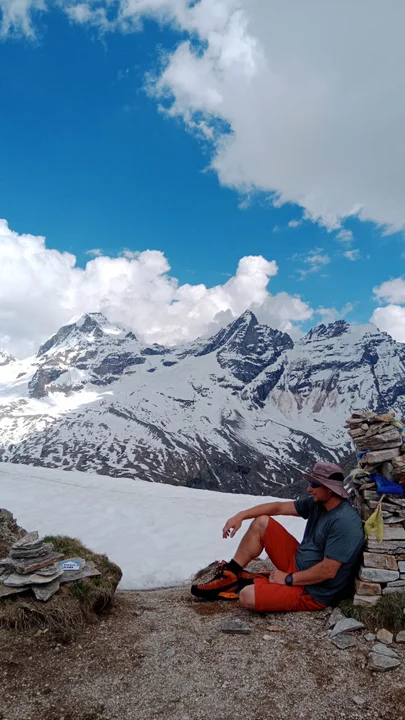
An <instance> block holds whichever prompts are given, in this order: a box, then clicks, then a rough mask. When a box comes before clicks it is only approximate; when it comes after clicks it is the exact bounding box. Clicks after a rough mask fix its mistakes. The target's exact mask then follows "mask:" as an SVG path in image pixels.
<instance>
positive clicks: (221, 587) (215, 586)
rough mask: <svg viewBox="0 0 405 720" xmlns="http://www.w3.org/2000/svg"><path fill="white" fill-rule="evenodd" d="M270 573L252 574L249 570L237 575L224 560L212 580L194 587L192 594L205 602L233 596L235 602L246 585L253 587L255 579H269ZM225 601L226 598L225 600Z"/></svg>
mask: <svg viewBox="0 0 405 720" xmlns="http://www.w3.org/2000/svg"><path fill="white" fill-rule="evenodd" d="M268 576H269V573H266V572H264V573H251V572H248V571H247V570H241V571H240V572H238V573H237V574H236V573H234V572H232V570H229V568H228V563H226V562H225V561H224V560H223V561H222V562H221V563H219V565H218V567H217V570H216V573H215V575H214V577H213V578H212V580H209V581H208V582H205V583H200V584H199V585H193V586H192V588H191V593H192V595H194V596H195V597H198V598H201V599H203V600H216V599H217V598H218V597H222V598H224V593H227V594H228V593H229V594H232V598H226V599H232V600H235V599H236V597H235V595H237V593H238V592H239V591H240V590H242V588H244V587H246V585H252V584H253V582H254V580H255V578H258V577H268ZM224 599H225V598H224Z"/></svg>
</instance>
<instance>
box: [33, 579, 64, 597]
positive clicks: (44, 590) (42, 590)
mask: <svg viewBox="0 0 405 720" xmlns="http://www.w3.org/2000/svg"><path fill="white" fill-rule="evenodd" d="M59 588H60V582H59V579H56V580H53V581H52V582H50V583H47V584H46V585H32V586H31V589H32V590H33V592H34V595H35V597H36V599H37V600H42V602H46V601H47V600H49V599H50V598H51V597H52V595H55V593H57V592H58V590H59Z"/></svg>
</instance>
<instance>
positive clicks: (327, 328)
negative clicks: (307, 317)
mask: <svg viewBox="0 0 405 720" xmlns="http://www.w3.org/2000/svg"><path fill="white" fill-rule="evenodd" d="M348 330H350V325H349V323H348V322H346V320H336V321H335V322H332V323H329V324H328V325H324V324H323V323H322V324H321V325H317V326H316V327H315V328H312V329H311V330H310V331H309V332H308V333H307V334H306V337H307V338H308V340H312V339H313V338H315V337H319V338H335V337H339V336H340V335H343V334H344V333H345V332H347V331H348Z"/></svg>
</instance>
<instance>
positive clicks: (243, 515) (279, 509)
mask: <svg viewBox="0 0 405 720" xmlns="http://www.w3.org/2000/svg"><path fill="white" fill-rule="evenodd" d="M260 515H269V516H270V517H275V516H277V515H293V516H294V517H300V515H299V513H297V511H296V509H295V504H294V502H292V501H288V502H272V503H264V504H263V505H255V506H254V507H252V508H249V509H248V510H241V512H239V513H237V515H234V516H233V517H231V518H229V520H227V522H226V524H225V527H224V529H223V530H222V537H223V538H227V537H229V536H230V537H231V538H233V536H234V535H235V533H236V532H237V531H238V530H239V528H240V526H241V525H242V523H243V521H244V520H252V519H254V518H257V517H260Z"/></svg>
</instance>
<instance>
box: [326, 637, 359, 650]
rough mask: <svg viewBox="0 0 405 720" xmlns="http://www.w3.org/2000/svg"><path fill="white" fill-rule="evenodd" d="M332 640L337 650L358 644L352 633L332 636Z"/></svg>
mask: <svg viewBox="0 0 405 720" xmlns="http://www.w3.org/2000/svg"><path fill="white" fill-rule="evenodd" d="M332 642H333V644H334V645H336V647H337V648H339V650H347V649H348V648H351V647H354V646H355V645H358V642H357V640H356V638H355V637H353V636H352V635H338V636H337V637H335V638H333V640H332Z"/></svg>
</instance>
